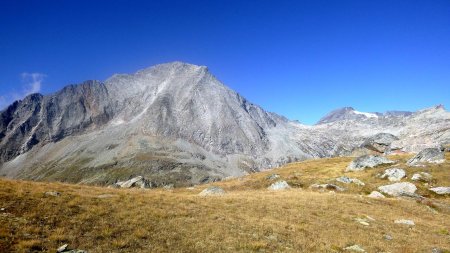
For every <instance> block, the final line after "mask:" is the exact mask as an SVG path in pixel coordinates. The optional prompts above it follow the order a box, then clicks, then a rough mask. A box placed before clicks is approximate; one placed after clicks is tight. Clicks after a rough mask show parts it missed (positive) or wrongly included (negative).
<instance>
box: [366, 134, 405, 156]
mask: <svg viewBox="0 0 450 253" xmlns="http://www.w3.org/2000/svg"><path fill="white" fill-rule="evenodd" d="M396 140H398V138H397V136H395V135H393V134H389V133H378V134H376V135H374V136H372V137H369V138H367V139H366V140H365V141H364V142H363V144H362V145H361V147H362V148H366V149H368V150H371V151H375V152H377V153H386V152H387V151H389V150H390V146H391V143H392V142H393V141H396Z"/></svg>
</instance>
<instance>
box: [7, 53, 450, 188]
mask: <svg viewBox="0 0 450 253" xmlns="http://www.w3.org/2000/svg"><path fill="white" fill-rule="evenodd" d="M318 96H320V94H318ZM449 129H450V113H449V112H447V111H446V110H445V109H444V108H443V107H442V106H436V107H433V108H429V109H425V110H421V111H418V112H415V113H410V112H386V113H383V114H382V113H362V112H358V111H356V110H354V109H353V108H345V109H342V110H337V111H334V112H332V113H330V114H329V115H327V116H326V117H325V118H324V119H322V120H321V121H320V122H319V124H317V125H315V126H307V125H303V124H300V123H298V122H294V121H290V120H288V119H286V118H284V117H282V116H279V115H277V114H274V113H270V112H266V111H264V110H263V109H262V108H261V107H259V106H257V105H254V104H252V103H251V102H249V101H247V100H246V99H245V98H243V97H242V96H240V95H239V94H237V93H236V92H234V91H232V90H231V89H229V88H228V87H226V86H224V85H223V84H222V83H221V82H220V81H218V80H217V79H216V78H215V77H214V76H213V75H212V74H211V73H210V72H209V71H208V69H207V68H206V67H204V66H196V65H191V64H186V63H181V62H174V63H168V64H161V65H157V66H154V67H151V68H148V69H144V70H141V71H138V72H136V73H134V74H131V75H127V74H120V75H114V76H112V77H111V78H109V79H108V80H106V81H104V82H100V81H86V82H84V83H82V84H78V85H70V86H67V87H65V88H64V89H62V90H60V91H58V92H56V93H54V94H50V95H45V96H44V95H40V94H33V95H30V96H28V97H26V98H25V99H23V100H21V101H17V102H14V103H13V104H12V105H10V106H9V107H7V108H6V109H5V110H3V111H2V112H1V113H0V176H6V177H10V178H22V179H33V180H59V181H65V182H76V183H78V182H81V183H95V184H113V183H115V182H116V181H126V180H128V179H130V178H132V177H134V176H138V175H139V176H144V177H145V178H146V179H148V180H149V182H148V183H149V184H151V185H152V186H154V187H159V186H165V185H170V184H175V185H176V186H182V185H191V184H198V183H204V182H213V181H216V180H218V179H222V178H225V177H229V176H241V175H244V174H247V173H250V172H254V171H261V170H264V169H268V168H271V167H276V166H279V165H282V164H285V163H287V162H292V161H298V160H304V159H308V158H318V157H332V156H340V155H349V154H351V153H358V154H359V153H368V154H369V153H373V152H375V153H376V152H383V153H386V154H389V153H393V152H418V151H420V150H422V149H423V148H427V147H438V146H440V145H441V144H448V143H450V130H449ZM380 133H384V134H381V135H380ZM377 134H378V135H377ZM387 137H389V138H387Z"/></svg>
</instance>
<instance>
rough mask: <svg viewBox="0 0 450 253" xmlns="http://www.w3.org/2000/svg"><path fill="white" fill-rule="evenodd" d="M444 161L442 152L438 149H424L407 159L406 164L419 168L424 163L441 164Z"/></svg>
mask: <svg viewBox="0 0 450 253" xmlns="http://www.w3.org/2000/svg"><path fill="white" fill-rule="evenodd" d="M444 161H445V157H444V152H442V151H441V150H440V149H439V148H426V149H424V150H422V151H420V152H419V153H418V154H417V155H415V156H414V157H413V158H411V159H409V160H408V162H407V164H408V165H410V166H420V165H422V164H424V163H443V162H444Z"/></svg>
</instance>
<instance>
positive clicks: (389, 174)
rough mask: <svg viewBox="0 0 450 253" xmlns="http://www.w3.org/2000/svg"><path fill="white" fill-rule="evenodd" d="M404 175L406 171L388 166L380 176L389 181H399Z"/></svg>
mask: <svg viewBox="0 0 450 253" xmlns="http://www.w3.org/2000/svg"><path fill="white" fill-rule="evenodd" d="M405 176H406V172H405V171H404V170H402V169H399V168H390V169H387V170H385V171H384V174H383V175H381V177H380V178H387V179H388V180H389V181H400V180H402V178H404V177H405Z"/></svg>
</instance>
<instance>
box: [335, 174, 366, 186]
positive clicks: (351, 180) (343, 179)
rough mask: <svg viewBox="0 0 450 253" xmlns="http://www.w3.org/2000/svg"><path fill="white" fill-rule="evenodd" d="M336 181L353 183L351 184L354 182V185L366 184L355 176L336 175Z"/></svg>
mask: <svg viewBox="0 0 450 253" xmlns="http://www.w3.org/2000/svg"><path fill="white" fill-rule="evenodd" d="M336 181H338V182H340V183H344V184H350V183H353V184H356V185H359V186H364V185H366V184H364V182H363V181H361V180H359V179H357V178H349V177H346V176H341V177H338V178H336Z"/></svg>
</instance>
